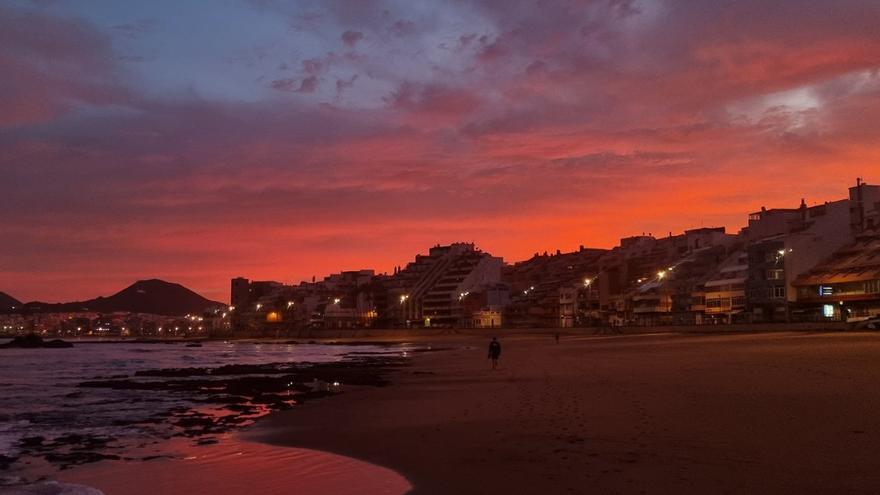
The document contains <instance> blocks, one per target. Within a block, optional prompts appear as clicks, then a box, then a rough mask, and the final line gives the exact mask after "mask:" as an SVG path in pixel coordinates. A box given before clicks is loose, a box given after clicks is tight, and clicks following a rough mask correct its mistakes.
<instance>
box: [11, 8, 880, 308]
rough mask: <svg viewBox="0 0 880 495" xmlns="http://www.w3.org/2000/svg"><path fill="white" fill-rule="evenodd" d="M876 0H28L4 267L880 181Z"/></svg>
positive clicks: (97, 283) (99, 277)
mask: <svg viewBox="0 0 880 495" xmlns="http://www.w3.org/2000/svg"><path fill="white" fill-rule="evenodd" d="M877 26H880V2H877V1H876V0H838V1H835V2H827V1H824V0H803V1H797V0H777V1H773V2H767V1H766V0H736V1H733V0H728V1H714V0H595V1H594V0H568V1H566V0H556V1H547V0H484V1H478V0H449V1H440V0H437V1H427V0H315V1H312V0H290V1H283V0H211V1H208V0H203V1H195V0H153V1H150V2H140V1H137V2H136V1H119V0H79V1H78V0H70V1H60V0H59V1H54V0H30V1H29V0H9V1H5V2H2V3H0V290H2V291H5V292H8V293H10V294H11V295H13V296H15V297H17V298H18V299H21V300H24V301H29V300H42V301H66V300H75V299H87V298H91V297H95V296H98V295H108V294H111V293H113V292H115V291H117V290H119V289H122V288H123V287H125V286H127V285H129V284H130V283H132V282H133V281H135V280H138V279H145V278H162V279H165V280H169V281H174V282H179V283H182V284H184V285H186V286H187V287H189V288H192V289H193V290H196V291H197V292H199V293H201V294H203V295H205V296H206V297H209V298H212V299H216V300H221V301H226V300H228V298H229V296H228V292H229V279H230V278H231V277H234V276H239V275H240V276H245V277H248V278H252V279H271V280H279V281H282V282H287V283H296V282H299V281H300V280H304V279H311V277H312V276H317V277H318V278H321V277H323V276H325V275H327V274H329V273H333V272H338V271H340V270H351V269H361V268H374V269H376V270H377V271H378V272H380V273H381V272H391V271H392V270H393V267H394V266H396V265H405V264H406V262H408V261H409V260H411V259H412V258H413V257H414V255H415V254H416V253H419V252H426V251H427V249H428V248H429V247H430V246H432V245H435V244H437V243H442V244H445V243H449V242H455V241H467V242H475V243H476V244H477V246H478V247H480V248H482V249H483V250H485V251H488V252H491V253H492V254H494V255H497V256H502V257H504V259H505V260H507V261H511V262H512V261H519V260H523V259H527V258H529V257H530V256H531V255H532V254H533V253H535V252H543V251H545V250H546V251H551V252H555V250H556V249H561V250H563V251H572V250H575V249H577V248H578V246H579V245H586V246H589V247H604V248H609V247H612V246H614V245H615V244H616V243H617V242H618V240H619V238H621V237H625V236H629V235H633V234H641V233H642V232H646V233H647V232H651V233H653V234H654V235H657V236H661V235H668V233H669V232H681V231H683V230H684V229H688V228H694V227H701V226H705V227H710V226H725V227H727V228H728V229H729V230H730V231H732V232H736V231H737V230H738V229H739V228H741V227H742V226H744V225H745V223H746V220H747V215H748V213H749V212H752V211H757V210H759V209H760V207H761V206H767V207H796V206H797V205H798V204H799V203H800V200H801V198H805V199H806V201H807V203H808V204H813V203H817V202H824V201H829V200H836V199H841V198H843V197H844V196H845V195H846V188H847V187H849V186H851V185H853V184H854V183H855V178H856V177H863V178H864V179H865V180H867V181H868V182H869V183H878V182H880V147H878V146H877V143H880V31H878V29H877Z"/></svg>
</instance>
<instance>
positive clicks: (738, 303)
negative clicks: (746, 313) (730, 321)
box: [730, 296, 746, 308]
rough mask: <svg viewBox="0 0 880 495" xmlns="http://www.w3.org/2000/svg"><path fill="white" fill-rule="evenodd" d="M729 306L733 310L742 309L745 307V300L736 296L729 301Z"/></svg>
mask: <svg viewBox="0 0 880 495" xmlns="http://www.w3.org/2000/svg"><path fill="white" fill-rule="evenodd" d="M730 304H731V306H733V307H734V308H742V307H744V306H745V305H746V298H745V297H744V296H736V297H732V298H731V299H730Z"/></svg>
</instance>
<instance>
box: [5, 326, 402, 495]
mask: <svg viewBox="0 0 880 495" xmlns="http://www.w3.org/2000/svg"><path fill="white" fill-rule="evenodd" d="M412 350H414V347H413V346H410V345H406V344H401V345H391V346H386V345H357V346H352V345H333V344H294V343H291V344H282V343H260V342H236V341H229V342H222V341H212V342H204V343H202V344H201V347H188V346H186V345H185V344H183V343H75V346H74V347H73V348H67V349H0V484H2V483H3V481H4V478H5V480H6V482H7V483H9V482H16V483H18V482H20V481H21V473H22V472H24V473H27V472H28V469H23V466H25V465H30V464H32V463H31V460H33V459H36V460H38V461H40V463H42V464H44V465H53V466H55V468H60V469H64V468H68V467H73V466H76V465H79V464H82V463H87V462H91V461H95V460H100V459H101V458H108V459H109V458H113V459H128V458H129V457H128V456H129V452H130V451H134V450H136V449H137V448H142V447H144V446H145V445H151V444H156V445H159V446H160V450H161V445H162V442H167V441H168V440H169V439H171V438H173V437H184V438H187V439H191V441H193V442H205V441H211V438H212V434H216V433H217V432H219V431H226V429H231V428H239V427H243V426H247V425H249V424H251V423H252V422H253V420H254V419H256V418H257V417H259V416H262V415H265V414H267V413H269V412H270V411H271V410H273V406H284V407H287V406H293V407H295V403H296V402H297V397H299V395H298V394H300V393H303V391H304V390H306V389H307V388H308V387H306V385H308V386H312V383H314V384H317V385H318V387H319V388H318V390H319V391H329V392H332V391H333V388H334V387H338V388H341V387H344V385H345V384H344V383H339V382H337V381H331V380H335V379H334V378H332V377H333V376H335V375H334V373H337V374H339V376H343V377H345V376H351V375H345V373H344V371H345V369H344V367H342V365H343V364H344V363H348V362H349V361H352V360H354V361H357V362H361V363H362V365H363V363H366V364H365V366H372V365H371V364H370V363H372V361H363V360H371V359H372V360H381V359H384V358H398V359H399V358H401V357H402V356H405V355H407V353H408V352H411V351H412ZM334 363H336V364H338V365H339V366H340V367H333V366H334ZM266 365H271V366H268V367H267V366H266ZM322 366H323V368H322ZM223 367H225V368H223ZM317 370H323V371H321V374H319V375H316V376H320V377H321V378H322V380H320V381H319V380H318V378H312V379H311V380H312V381H311V382H307V383H306V384H305V385H303V384H302V383H293V382H290V383H287V384H286V385H289V386H290V387H292V388H290V389H288V390H287V391H286V393H287V394H289V397H288V395H285V392H284V391H282V392H278V391H277V390H276V389H277V381H278V380H279V379H282V378H283V379H284V380H288V379H290V380H293V379H294V378H288V377H289V376H299V375H298V374H300V373H302V374H304V375H305V374H308V373H310V372H312V371H314V372H317ZM283 373H287V374H283ZM290 373H296V375H291V374H290ZM355 376H359V375H355ZM325 377H330V378H327V379H326V381H325V380H323V378H325ZM262 378H265V379H266V380H269V381H268V382H263V381H260V380H261V379H262ZM349 379H353V378H349ZM193 380H196V381H193ZM272 380H274V381H272ZM191 381H192V382H191ZM84 383H91V384H98V385H96V386H83V384H84ZM168 383H172V384H180V383H198V384H199V385H198V390H199V393H194V392H193V390H192V389H191V388H187V387H179V386H177V387H172V388H166V387H165V384H168ZM206 383H207V385H206ZM215 383H216V384H218V385H214V384H215ZM242 383H247V384H249V385H248V386H251V387H257V390H258V391H257V392H251V393H250V395H248V394H247V393H245V392H238V390H240V389H241V388H242V387H241V384H242ZM254 383H256V385H253V384H254ZM120 384H122V385H125V386H122V385H120ZM132 384H134V386H132ZM224 387H226V388H224ZM260 387H262V388H260ZM272 387H276V388H275V389H273V388H272ZM312 388H313V389H315V387H312ZM232 391H235V392H234V393H233V392H232ZM270 392H271V393H270ZM209 393H210V396H209V395H207V394H209ZM315 393H316V394H317V395H320V393H317V392H315ZM241 396H244V397H241ZM303 397H305V395H303ZM267 398H268V399H267ZM233 399H235V400H233ZM218 411H219V412H218ZM218 417H219V418H220V419H227V420H228V421H226V422H221V423H219V424H220V425H221V426H222V428H221V427H218V423H217V422H216V421H215V419H216V418H218ZM193 425H197V426H199V427H200V428H201V429H198V428H193V427H192V426H193ZM0 492H2V490H0Z"/></svg>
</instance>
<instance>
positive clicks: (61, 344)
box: [0, 334, 73, 349]
mask: <svg viewBox="0 0 880 495" xmlns="http://www.w3.org/2000/svg"><path fill="white" fill-rule="evenodd" d="M67 347H73V344H71V343H70V342H65V341H63V340H60V339H55V340H49V341H45V340H43V338H42V337H40V336H39V335H34V334H28V335H25V336H23V337H22V336H19V337H15V338H14V339H12V342H7V343H5V344H2V345H0V348H3V349H10V348H17V349H39V348H49V349H61V348H67Z"/></svg>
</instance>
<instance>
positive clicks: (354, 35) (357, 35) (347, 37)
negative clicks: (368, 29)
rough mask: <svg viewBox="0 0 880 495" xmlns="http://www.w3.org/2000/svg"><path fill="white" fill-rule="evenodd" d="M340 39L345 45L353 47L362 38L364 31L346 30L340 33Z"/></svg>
mask: <svg viewBox="0 0 880 495" xmlns="http://www.w3.org/2000/svg"><path fill="white" fill-rule="evenodd" d="M341 39H342V42H343V43H345V46H347V47H349V48H354V47H355V45H357V44H358V42H359V41H361V40H362V39H364V33H361V32H360V31H346V32H344V33H342V36H341Z"/></svg>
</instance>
